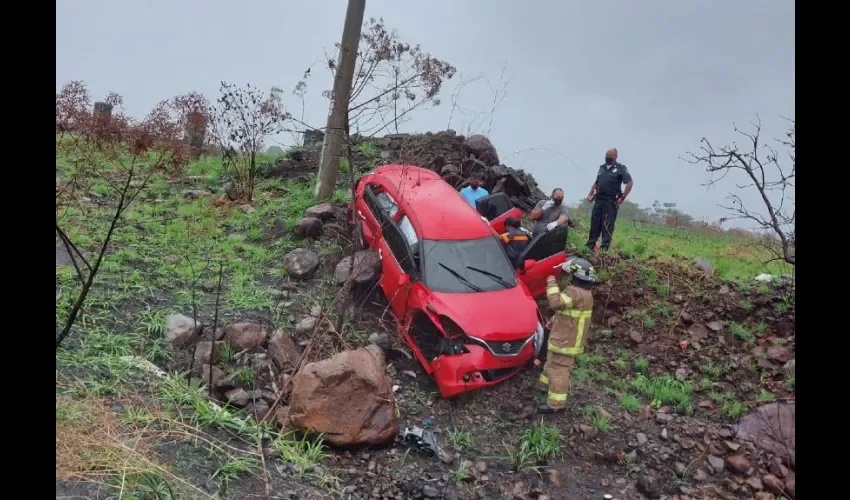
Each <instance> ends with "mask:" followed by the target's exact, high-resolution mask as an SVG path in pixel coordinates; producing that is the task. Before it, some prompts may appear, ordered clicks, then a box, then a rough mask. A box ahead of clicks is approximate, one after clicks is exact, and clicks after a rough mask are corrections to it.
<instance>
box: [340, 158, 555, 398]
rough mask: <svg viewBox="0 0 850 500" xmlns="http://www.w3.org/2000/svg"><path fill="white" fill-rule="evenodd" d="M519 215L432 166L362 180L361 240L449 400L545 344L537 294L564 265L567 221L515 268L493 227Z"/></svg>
mask: <svg viewBox="0 0 850 500" xmlns="http://www.w3.org/2000/svg"><path fill="white" fill-rule="evenodd" d="M520 215H521V212H520V210H519V209H517V208H514V207H513V206H512V204H511V202H510V199H509V198H508V197H507V196H505V195H504V194H503V193H496V194H494V195H491V196H488V197H486V198H482V199H480V200H478V204H477V210H476V209H475V208H473V207H471V206H470V205H469V203H467V201H466V200H465V199H463V198H462V197H461V196H460V194H459V193H458V192H457V191H456V190H455V189H454V188H453V187H452V186H451V185H449V184H448V183H446V182H445V181H444V180H443V179H442V178H440V176H439V175H437V174H436V173H434V172H432V171H430V170H427V169H424V168H419V167H413V166H408V165H385V166H382V167H378V168H377V169H375V170H374V171H372V172H370V173H369V174H367V175H365V176H364V177H363V178H361V179H360V181H359V182H358V185H357V189H356V196H355V199H354V200H353V201H352V205H351V207H350V210H349V217H350V218H351V219H352V220H356V221H357V222H358V223H359V225H360V228H361V230H362V231H361V234H362V241H360V242H359V243H360V245H361V246H364V247H369V248H371V249H373V250H375V251H376V252H377V253H378V256H379V258H380V261H381V268H382V269H381V276H380V279H379V286H380V288H381V290H382V291H383V293H384V295H385V296H386V297H387V300H388V301H389V303H390V307H391V309H392V312H393V313H394V316H395V318H396V322H397V324H398V328H399V331H400V333H401V334H402V336H403V337H404V338H405V340H406V341H407V343H408V344H409V345H410V347H411V349H412V350H413V353H414V355H415V356H416V358H417V359H418V360H419V361H420V363H422V366H423V367H424V368H425V370H426V371H427V372H428V373H429V374H431V375H432V376H433V377H434V379H435V381H436V383H437V387H438V388H439V390H440V393H441V395H442V396H443V397H445V398H450V397H452V396H455V395H457V394H460V393H463V392H466V391H470V390H474V389H479V388H482V387H487V386H491V385H495V384H498V383H499V382H502V381H503V380H505V379H507V378H509V377H511V376H513V375H515V374H516V373H518V372H519V371H520V370H521V369H522V368H523V367H525V366H526V365H527V364H528V362H529V361H531V360H532V359H533V358H534V357H535V356H536V355H539V353H540V351H541V350H542V349H543V343H544V331H543V324H542V323H543V321H542V317H541V315H540V312H539V310H538V308H537V304H536V302H535V297H540V296H543V295H545V289H546V277H547V276H549V275H556V276H557V275H559V274H560V272H561V265H562V264H563V263H564V261H565V260H566V256H565V254H564V249H565V247H566V236H567V234H566V231H567V228H566V226H564V227H563V228H558V229H556V230H554V231H551V232H549V233H546V234H544V235H542V236H541V237H538V238H535V239H534V240H533V241H532V242H531V244H530V245H529V247H528V248H527V249H526V251H525V252H524V254H523V255H521V256H520V258H519V259H518V260H517V265H516V268H515V266H514V265H513V264H512V263H511V261H510V260H509V259H508V257H507V256H506V254H505V252H504V250H503V249H502V246H501V244H500V242H499V241H498V240H497V239H496V237H495V236H494V232H493V230H494V229H495V230H496V231H497V232H499V231H502V230H503V229H504V220H505V219H506V218H507V217H509V216H514V217H519V216H520ZM488 221H489V223H488Z"/></svg>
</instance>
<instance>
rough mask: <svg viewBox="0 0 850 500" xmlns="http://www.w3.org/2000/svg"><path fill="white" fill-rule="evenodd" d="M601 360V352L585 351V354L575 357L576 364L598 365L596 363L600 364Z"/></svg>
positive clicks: (603, 359)
mask: <svg viewBox="0 0 850 500" xmlns="http://www.w3.org/2000/svg"><path fill="white" fill-rule="evenodd" d="M603 361H605V358H604V357H603V356H602V355H601V354H591V353H586V354H583V355H581V356H579V357H578V358H576V365H577V366H591V365H598V364H601V363H602V362H603Z"/></svg>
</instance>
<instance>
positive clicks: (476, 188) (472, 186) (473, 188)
mask: <svg viewBox="0 0 850 500" xmlns="http://www.w3.org/2000/svg"><path fill="white" fill-rule="evenodd" d="M469 187H471V188H472V190H473V191H477V190H478V186H476V185H475V184H473V185H471V186H469Z"/></svg>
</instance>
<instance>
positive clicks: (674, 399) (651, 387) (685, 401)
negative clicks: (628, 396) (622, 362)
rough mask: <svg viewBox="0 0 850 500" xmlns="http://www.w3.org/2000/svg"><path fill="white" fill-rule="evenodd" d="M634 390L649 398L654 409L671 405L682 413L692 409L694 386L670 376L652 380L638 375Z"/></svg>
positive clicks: (633, 385)
mask: <svg viewBox="0 0 850 500" xmlns="http://www.w3.org/2000/svg"><path fill="white" fill-rule="evenodd" d="M632 389H634V390H635V391H637V392H638V393H639V394H641V395H643V396H645V397H646V398H648V399H649V401H650V404H651V405H652V406H653V407H654V408H660V407H661V406H665V405H670V406H673V407H674V408H676V409H677V410H682V411H689V410H690V409H691V395H692V393H693V386H692V384H691V382H690V381H681V380H676V379H675V378H673V377H672V376H670V375H662V376H660V377H654V378H651V379H650V378H647V377H646V376H644V375H638V376H637V377H635V379H634V380H632Z"/></svg>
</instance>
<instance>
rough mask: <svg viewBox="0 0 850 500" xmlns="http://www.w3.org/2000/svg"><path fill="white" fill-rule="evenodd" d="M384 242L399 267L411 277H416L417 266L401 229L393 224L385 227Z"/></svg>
mask: <svg viewBox="0 0 850 500" xmlns="http://www.w3.org/2000/svg"><path fill="white" fill-rule="evenodd" d="M414 236H415V233H414ZM384 241H386V243H387V246H388V247H390V251H391V252H392V254H393V256H394V257H395V259H396V261H398V265H399V266H401V269H402V271H404V272H406V273H407V274H410V275H415V274H416V264H415V262H414V259H413V252H412V250H411V248H410V245H408V243H407V239H406V238H405V236H404V234H403V233H402V231H401V229H399V227H398V226H397V225H395V224H394V223H393V222H390V223H388V224H387V225H386V226H384Z"/></svg>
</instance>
